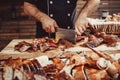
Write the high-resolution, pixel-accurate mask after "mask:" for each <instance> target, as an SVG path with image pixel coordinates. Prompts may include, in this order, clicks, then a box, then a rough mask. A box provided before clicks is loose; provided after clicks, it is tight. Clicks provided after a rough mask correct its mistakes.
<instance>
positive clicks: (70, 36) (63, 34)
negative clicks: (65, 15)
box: [56, 28, 76, 44]
mask: <svg viewBox="0 0 120 80" xmlns="http://www.w3.org/2000/svg"><path fill="white" fill-rule="evenodd" d="M59 39H66V40H68V41H70V42H72V43H74V44H75V43H76V33H75V30H74V29H63V28H58V29H57V32H56V40H59Z"/></svg>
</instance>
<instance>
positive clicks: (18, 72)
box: [13, 69, 24, 80]
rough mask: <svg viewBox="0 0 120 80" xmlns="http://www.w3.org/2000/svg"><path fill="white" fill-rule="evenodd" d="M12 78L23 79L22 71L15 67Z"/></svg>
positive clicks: (14, 79)
mask: <svg viewBox="0 0 120 80" xmlns="http://www.w3.org/2000/svg"><path fill="white" fill-rule="evenodd" d="M13 80H24V75H23V72H22V71H20V70H18V69H15V70H14V76H13Z"/></svg>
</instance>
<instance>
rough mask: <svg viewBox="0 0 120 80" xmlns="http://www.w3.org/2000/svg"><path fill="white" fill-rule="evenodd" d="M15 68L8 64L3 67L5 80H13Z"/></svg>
mask: <svg viewBox="0 0 120 80" xmlns="http://www.w3.org/2000/svg"><path fill="white" fill-rule="evenodd" d="M13 74H14V73H13V68H12V67H10V66H6V67H4V68H3V80H13Z"/></svg>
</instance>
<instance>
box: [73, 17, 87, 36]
mask: <svg viewBox="0 0 120 80" xmlns="http://www.w3.org/2000/svg"><path fill="white" fill-rule="evenodd" d="M87 27H89V25H88V20H87V17H84V16H80V17H79V18H78V19H77V20H76V22H75V30H76V33H77V34H78V35H81V34H82V33H83V32H84V31H85V30H86V28H87Z"/></svg>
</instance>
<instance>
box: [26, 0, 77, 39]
mask: <svg viewBox="0 0 120 80" xmlns="http://www.w3.org/2000/svg"><path fill="white" fill-rule="evenodd" d="M28 1H30V0H28ZM31 1H34V4H35V5H36V6H37V8H38V9H40V10H41V11H42V12H44V13H46V14H48V15H49V16H50V17H51V18H53V19H55V21H56V22H57V24H58V26H59V27H61V28H66V29H68V28H69V29H71V28H73V19H74V15H75V12H76V11H75V7H76V2H77V0H31ZM44 36H48V33H47V32H45V30H43V29H42V25H41V23H40V22H37V29H36V38H40V37H44ZM51 37H53V38H54V37H55V34H54V33H53V34H51Z"/></svg>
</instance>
